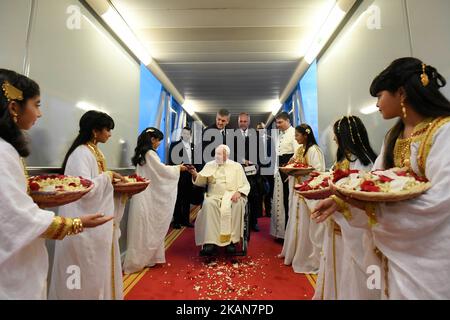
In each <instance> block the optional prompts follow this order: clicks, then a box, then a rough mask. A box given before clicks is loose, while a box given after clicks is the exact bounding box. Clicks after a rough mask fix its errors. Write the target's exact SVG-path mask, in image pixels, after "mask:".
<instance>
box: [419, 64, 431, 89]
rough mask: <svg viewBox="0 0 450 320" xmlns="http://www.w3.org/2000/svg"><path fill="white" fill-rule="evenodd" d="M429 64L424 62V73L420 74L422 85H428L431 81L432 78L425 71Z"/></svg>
mask: <svg viewBox="0 0 450 320" xmlns="http://www.w3.org/2000/svg"><path fill="white" fill-rule="evenodd" d="M426 67H427V65H426V64H425V63H422V74H421V75H420V81H421V82H422V85H423V86H424V87H426V86H427V85H428V84H429V83H430V79H429V78H428V75H427V73H426V72H425V68H426Z"/></svg>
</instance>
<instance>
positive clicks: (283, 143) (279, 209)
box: [270, 127, 300, 239]
mask: <svg viewBox="0 0 450 320" xmlns="http://www.w3.org/2000/svg"><path fill="white" fill-rule="evenodd" d="M299 147H300V145H299V144H298V143H297V141H296V140H295V129H294V128H293V127H289V129H287V130H286V131H285V133H284V136H283V134H282V133H280V134H279V136H278V141H277V149H276V160H275V171H274V176H273V178H274V189H273V197H272V212H271V217H270V234H271V235H272V236H273V237H275V238H279V239H284V235H285V231H286V230H285V229H286V227H287V225H286V221H285V219H286V216H285V211H284V200H283V199H284V198H283V194H284V191H283V181H282V179H281V175H280V172H279V170H278V167H279V163H278V156H280V154H281V153H280V152H283V154H287V153H292V154H295V152H296V150H297V149H298V148H299ZM293 190H294V179H289V199H292V193H293ZM289 202H290V203H291V200H289Z"/></svg>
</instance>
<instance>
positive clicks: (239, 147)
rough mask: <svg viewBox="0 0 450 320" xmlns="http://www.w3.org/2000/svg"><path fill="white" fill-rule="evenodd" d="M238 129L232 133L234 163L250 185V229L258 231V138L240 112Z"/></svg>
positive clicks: (259, 209)
mask: <svg viewBox="0 0 450 320" xmlns="http://www.w3.org/2000/svg"><path fill="white" fill-rule="evenodd" d="M238 125H239V129H237V130H236V131H235V133H234V137H235V140H234V154H233V159H234V161H236V162H238V163H240V164H242V166H243V168H244V171H245V172H246V176H247V180H248V182H249V183H250V193H249V195H248V203H249V220H250V229H251V230H253V231H259V227H258V217H259V216H261V213H262V198H261V196H262V194H261V190H260V189H261V188H260V184H259V178H260V177H259V175H258V173H257V163H258V137H257V133H256V130H255V129H249V127H250V115H249V114H248V113H246V112H241V113H240V114H239V117H238Z"/></svg>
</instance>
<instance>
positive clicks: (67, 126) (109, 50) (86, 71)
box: [18, 0, 140, 167]
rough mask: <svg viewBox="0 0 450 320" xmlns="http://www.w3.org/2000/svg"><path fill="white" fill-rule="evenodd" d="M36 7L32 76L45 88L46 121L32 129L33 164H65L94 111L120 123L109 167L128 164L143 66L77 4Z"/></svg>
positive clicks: (45, 1) (108, 152)
mask: <svg viewBox="0 0 450 320" xmlns="http://www.w3.org/2000/svg"><path fill="white" fill-rule="evenodd" d="M18 2H20V1H18ZM36 3H37V8H36V10H37V11H36V18H35V21H34V24H33V28H32V32H31V44H30V77H31V78H33V79H35V80H36V81H37V82H38V83H39V84H40V85H41V92H42V108H41V109H42V113H43V117H42V118H41V119H40V120H39V121H38V123H37V124H36V125H35V127H34V128H33V129H32V130H31V131H30V134H31V137H32V156H31V157H30V158H29V159H28V165H33V166H59V165H61V162H62V160H63V157H64V154H65V152H66V151H67V149H68V148H69V146H70V144H71V143H72V141H73V139H74V138H75V136H76V134H77V133H78V122H79V119H80V117H81V115H82V114H83V113H84V112H85V111H86V110H89V109H92V108H95V109H99V110H102V111H105V112H107V113H108V114H109V115H110V116H111V117H112V118H113V119H114V121H115V128H114V130H113V131H112V137H111V138H110V140H109V141H108V142H107V143H106V144H104V145H101V146H100V148H101V149H102V151H103V152H104V153H105V156H106V159H107V164H108V167H119V166H120V167H124V166H129V165H130V163H131V161H130V158H131V156H132V153H133V150H134V147H135V144H136V140H137V132H138V125H139V77H140V70H139V64H138V63H137V62H136V61H135V60H134V59H132V58H131V56H130V55H129V54H128V53H127V52H126V51H125V50H124V49H123V48H122V47H121V46H119V44H118V43H117V41H116V40H114V39H113V38H112V37H111V36H110V35H109V34H108V33H107V32H106V31H105V30H104V29H103V27H102V26H101V25H100V24H99V23H98V22H97V21H96V20H95V19H94V17H93V16H92V15H91V14H90V13H89V12H88V11H87V10H86V9H85V8H84V7H83V6H82V5H81V4H80V3H79V2H78V1H75V0H58V1H54V0H38V1H36ZM78 13H79V15H78V16H77V14H78ZM77 18H79V25H77V23H76V22H77V20H76V19H77ZM74 19H75V20H74Z"/></svg>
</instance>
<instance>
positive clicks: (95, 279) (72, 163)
mask: <svg viewBox="0 0 450 320" xmlns="http://www.w3.org/2000/svg"><path fill="white" fill-rule="evenodd" d="M64 174H66V175H71V176H81V177H83V178H87V179H89V180H91V181H92V182H93V183H94V188H93V189H92V190H91V191H90V192H89V193H88V194H86V195H85V196H84V197H83V198H81V199H80V200H78V201H76V202H73V203H70V204H67V205H65V206H62V207H60V209H59V214H60V215H61V216H64V217H70V218H76V217H79V216H81V215H84V214H90V213H96V212H100V213H103V214H105V215H107V216H112V215H114V198H113V195H114V190H113V186H112V183H111V178H110V176H109V175H108V174H106V173H101V174H99V169H98V164H97V159H96V158H95V156H94V154H93V153H92V152H91V151H90V149H89V148H88V147H87V146H85V145H81V146H79V147H77V148H76V149H75V150H74V151H73V152H72V154H71V155H70V156H69V158H68V160H67V165H66V169H65V172H64ZM112 241H113V221H108V222H107V223H105V224H103V225H101V226H98V227H96V228H92V229H84V231H83V232H82V233H80V234H78V235H77V236H74V237H67V238H65V239H64V240H63V241H59V242H57V243H56V245H55V257H54V262H53V270H52V280H51V285H50V291H49V298H50V299H70V300H72V299H77V300H78V299H90V300H97V299H113V298H114V293H113V288H114V286H115V284H114V282H113V279H112V269H113V260H112V258H113V257H112V252H113V247H112ZM78 274H79V276H80V286H78V285H77V280H76V278H77V277H78Z"/></svg>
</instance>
